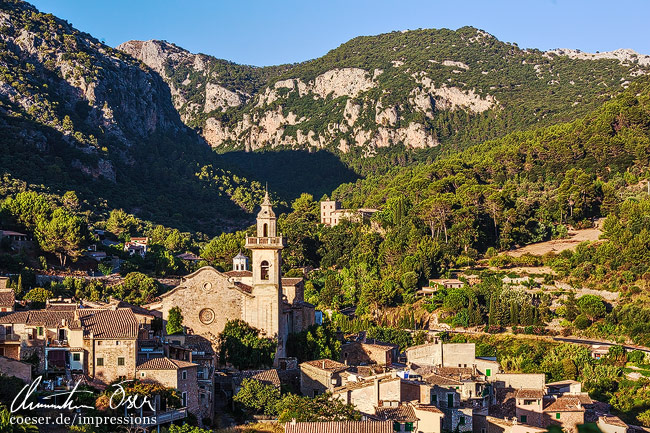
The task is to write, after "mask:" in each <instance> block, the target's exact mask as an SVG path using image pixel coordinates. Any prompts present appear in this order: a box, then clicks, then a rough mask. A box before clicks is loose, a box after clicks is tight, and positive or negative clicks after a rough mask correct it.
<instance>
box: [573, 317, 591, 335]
mask: <svg viewBox="0 0 650 433" xmlns="http://www.w3.org/2000/svg"><path fill="white" fill-rule="evenodd" d="M573 326H575V327H576V328H578V329H580V330H581V331H584V330H585V329H587V328H589V326H591V320H589V318H588V317H587V316H585V315H584V314H580V315H579V316H578V317H576V319H575V320H574V321H573Z"/></svg>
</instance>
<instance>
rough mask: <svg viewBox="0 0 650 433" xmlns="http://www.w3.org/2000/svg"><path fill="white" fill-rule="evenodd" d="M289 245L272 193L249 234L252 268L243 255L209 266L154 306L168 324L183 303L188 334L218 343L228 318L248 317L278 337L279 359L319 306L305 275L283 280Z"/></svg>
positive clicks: (150, 306)
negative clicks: (307, 291) (307, 296)
mask: <svg viewBox="0 0 650 433" xmlns="http://www.w3.org/2000/svg"><path fill="white" fill-rule="evenodd" d="M283 247H284V240H283V238H282V236H278V234H277V227H276V217H275V213H274V212H273V209H272V207H271V202H270V200H269V197H268V194H267V195H266V196H265V197H264V201H263V202H262V205H261V210H260V212H259V213H258V215H257V236H252V237H247V238H246V248H247V249H249V250H250V251H251V253H252V260H251V262H252V266H251V269H250V270H249V269H248V258H247V257H246V256H245V255H244V254H242V253H239V254H238V255H237V256H236V257H234V258H233V270H232V271H229V272H219V271H218V270H216V269H215V268H213V267H211V266H205V267H203V268H201V269H199V270H198V271H196V272H193V273H192V274H189V275H187V276H185V277H184V278H183V279H182V281H181V284H180V285H179V286H177V287H176V288H174V289H173V290H171V291H169V292H167V293H165V294H163V295H162V296H161V297H160V298H161V299H160V301H159V302H156V303H154V304H150V305H149V306H148V307H149V308H150V309H154V310H158V311H160V312H162V316H163V321H164V322H166V321H167V318H168V315H169V310H170V309H171V308H173V307H175V306H178V307H180V308H181V312H182V315H183V325H184V326H185V327H186V330H187V332H188V333H191V334H195V335H201V336H204V337H205V338H206V339H208V340H210V341H212V342H213V343H214V342H216V336H217V335H219V333H220V332H221V331H222V330H223V329H224V327H225V325H226V322H227V321H228V320H233V319H241V320H244V321H245V322H247V323H248V324H249V325H251V326H253V327H255V328H257V329H259V330H260V331H262V334H263V335H264V336H266V337H272V338H276V339H277V341H278V350H277V354H276V359H277V358H280V357H284V356H285V355H286V353H285V348H286V341H287V337H288V335H289V333H292V332H300V331H302V330H303V329H305V328H307V327H308V326H310V325H312V324H314V306H313V305H311V304H309V303H307V302H305V300H304V286H303V280H302V278H282V271H281V265H282V256H281V251H282V248H283Z"/></svg>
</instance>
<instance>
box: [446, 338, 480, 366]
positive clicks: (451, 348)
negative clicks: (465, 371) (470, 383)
mask: <svg viewBox="0 0 650 433" xmlns="http://www.w3.org/2000/svg"><path fill="white" fill-rule="evenodd" d="M475 358H476V347H475V345H474V343H447V344H443V345H442V365H443V367H471V366H472V365H473V364H474V360H475Z"/></svg>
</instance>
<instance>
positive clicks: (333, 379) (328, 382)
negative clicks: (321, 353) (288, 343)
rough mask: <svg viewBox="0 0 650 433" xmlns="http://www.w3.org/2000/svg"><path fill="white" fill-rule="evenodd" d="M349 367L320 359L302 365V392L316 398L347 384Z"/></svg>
mask: <svg viewBox="0 0 650 433" xmlns="http://www.w3.org/2000/svg"><path fill="white" fill-rule="evenodd" d="M347 369H348V367H347V365H345V364H341V363H340V362H336V361H332V360H331V359H318V360H315V361H307V362H303V363H302V364H300V392H301V393H302V395H305V396H308V397H315V396H317V395H319V394H323V393H325V392H327V391H332V390H334V388H336V387H339V386H343V385H345V383H346V382H347V376H348V375H347V373H346V370H347Z"/></svg>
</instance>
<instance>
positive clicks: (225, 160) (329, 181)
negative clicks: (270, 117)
mask: <svg viewBox="0 0 650 433" xmlns="http://www.w3.org/2000/svg"><path fill="white" fill-rule="evenodd" d="M219 158H220V160H221V162H222V164H221V165H222V166H223V167H228V168H230V169H231V170H232V171H234V172H236V173H238V174H241V175H243V176H245V177H246V178H247V179H249V180H256V181H258V182H260V183H262V184H263V185H264V184H265V183H266V182H268V185H269V190H271V191H274V192H276V193H277V194H278V195H279V196H280V197H281V198H282V199H283V200H286V201H287V202H290V201H291V200H293V199H295V198H296V197H299V196H300V194H301V193H303V192H306V193H309V194H311V195H313V196H314V199H315V200H318V199H320V198H321V197H322V196H323V195H324V194H330V193H331V192H332V191H333V190H334V189H336V187H338V186H339V185H341V184H342V183H347V182H355V181H356V180H357V179H359V176H358V175H357V174H356V173H355V172H354V171H353V170H351V169H350V168H348V167H347V166H346V165H345V164H344V163H343V162H341V160H340V159H339V158H338V157H337V156H336V155H334V154H332V153H330V152H327V151H323V150H321V151H317V152H308V151H305V150H279V151H265V152H243V151H241V152H227V153H224V154H221V155H219Z"/></svg>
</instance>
